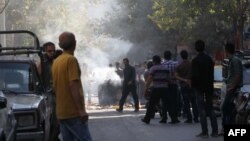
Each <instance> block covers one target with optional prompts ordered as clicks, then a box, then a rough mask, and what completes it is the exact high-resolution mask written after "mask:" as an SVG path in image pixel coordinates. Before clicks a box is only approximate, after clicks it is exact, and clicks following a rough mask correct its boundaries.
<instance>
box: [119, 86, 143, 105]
mask: <svg viewBox="0 0 250 141" xmlns="http://www.w3.org/2000/svg"><path fill="white" fill-rule="evenodd" d="M130 92H131V94H132V96H133V99H134V103H135V109H139V99H138V95H137V93H136V86H126V87H123V89H122V97H121V99H120V102H119V109H120V110H123V105H124V103H125V101H126V99H127V97H128V95H129V93H130Z"/></svg>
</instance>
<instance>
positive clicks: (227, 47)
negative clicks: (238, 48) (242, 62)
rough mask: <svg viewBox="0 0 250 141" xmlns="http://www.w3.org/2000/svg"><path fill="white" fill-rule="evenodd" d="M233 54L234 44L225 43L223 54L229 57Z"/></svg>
mask: <svg viewBox="0 0 250 141" xmlns="http://www.w3.org/2000/svg"><path fill="white" fill-rule="evenodd" d="M234 52H235V47H234V44H233V43H229V42H228V43H226V45H225V53H226V56H229V55H233V54H234Z"/></svg>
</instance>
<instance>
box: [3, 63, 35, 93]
mask: <svg viewBox="0 0 250 141" xmlns="http://www.w3.org/2000/svg"><path fill="white" fill-rule="evenodd" d="M29 66H30V65H29V64H28V63H16V62H13V63H12V62H0V72H1V73H0V89H1V90H2V89H7V90H11V91H15V92H27V91H30V90H29V81H30V79H29Z"/></svg>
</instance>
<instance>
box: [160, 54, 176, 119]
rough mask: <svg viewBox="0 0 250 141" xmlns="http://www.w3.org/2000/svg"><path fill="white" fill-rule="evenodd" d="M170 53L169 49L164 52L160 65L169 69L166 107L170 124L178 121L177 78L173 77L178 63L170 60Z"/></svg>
mask: <svg viewBox="0 0 250 141" xmlns="http://www.w3.org/2000/svg"><path fill="white" fill-rule="evenodd" d="M171 57H172V53H171V52H170V51H165V52H164V59H165V61H164V62H163V63H162V65H164V66H166V68H167V69H169V70H170V82H169V84H168V86H169V88H168V90H169V91H168V93H167V95H168V99H167V107H168V112H169V115H170V118H171V122H169V123H171V124H176V123H179V122H180V121H179V120H178V107H179V105H178V98H179V96H178V85H177V80H176V78H175V75H174V74H175V69H176V67H177V65H178V63H177V62H176V61H173V60H171Z"/></svg>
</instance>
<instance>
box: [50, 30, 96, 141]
mask: <svg viewBox="0 0 250 141" xmlns="http://www.w3.org/2000/svg"><path fill="white" fill-rule="evenodd" d="M59 46H60V48H62V49H63V53H62V55H60V56H59V57H58V58H57V59H56V60H55V61H54V63H53V66H52V77H53V86H54V90H55V94H56V114H57V118H58V120H59V124H60V131H61V134H62V137H63V140H64V141H73V140H77V141H92V139H91V135H90V132H89V129H88V114H87V112H86V109H85V102H84V96H83V88H82V83H81V79H80V78H81V71H80V67H79V64H78V61H77V59H76V58H75V57H74V51H75V48H76V40H75V35H74V34H73V33H71V32H63V33H62V34H61V35H60V36H59Z"/></svg>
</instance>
